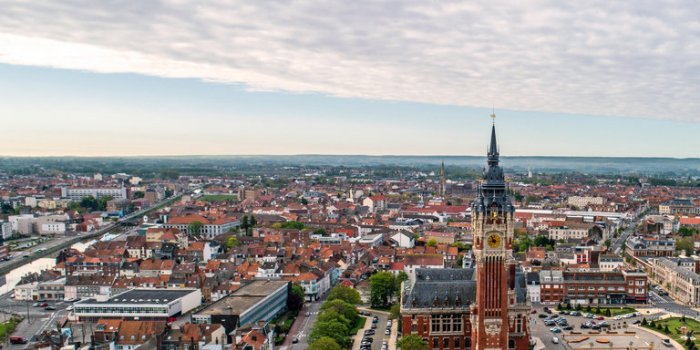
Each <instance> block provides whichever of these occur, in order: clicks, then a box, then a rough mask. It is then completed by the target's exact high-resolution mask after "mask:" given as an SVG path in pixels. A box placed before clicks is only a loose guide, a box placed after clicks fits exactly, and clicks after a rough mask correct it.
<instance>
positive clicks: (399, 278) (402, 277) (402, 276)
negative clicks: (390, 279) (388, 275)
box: [394, 271, 408, 294]
mask: <svg viewBox="0 0 700 350" xmlns="http://www.w3.org/2000/svg"><path fill="white" fill-rule="evenodd" d="M407 280H408V274H406V273H405V272H403V271H400V272H399V273H398V274H397V275H396V277H395V278H394V293H396V294H401V283H402V282H403V281H407Z"/></svg>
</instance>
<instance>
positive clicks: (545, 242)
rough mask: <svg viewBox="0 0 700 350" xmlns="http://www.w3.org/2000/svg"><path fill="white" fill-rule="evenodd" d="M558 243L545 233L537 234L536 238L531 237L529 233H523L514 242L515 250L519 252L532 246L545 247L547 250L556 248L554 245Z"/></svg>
mask: <svg viewBox="0 0 700 350" xmlns="http://www.w3.org/2000/svg"><path fill="white" fill-rule="evenodd" d="M555 244H556V241H555V240H553V239H550V238H548V237H547V236H545V235H542V234H539V235H537V236H535V239H531V238H530V236H529V235H527V234H521V235H519V236H518V237H517V238H516V240H515V242H514V244H513V250H514V251H515V252H516V253H517V252H525V251H527V250H528V249H530V247H533V246H534V247H545V248H546V249H547V250H552V249H554V245H555Z"/></svg>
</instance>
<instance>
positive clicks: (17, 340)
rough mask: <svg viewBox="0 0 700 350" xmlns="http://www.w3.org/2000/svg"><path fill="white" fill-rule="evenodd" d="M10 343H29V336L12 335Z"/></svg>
mask: <svg viewBox="0 0 700 350" xmlns="http://www.w3.org/2000/svg"><path fill="white" fill-rule="evenodd" d="M10 343H11V344H27V338H25V337H18V336H12V337H10Z"/></svg>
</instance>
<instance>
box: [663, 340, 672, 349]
mask: <svg viewBox="0 0 700 350" xmlns="http://www.w3.org/2000/svg"><path fill="white" fill-rule="evenodd" d="M661 344H664V346H667V347H669V348H670V347H672V346H673V344H671V339H668V338H666V339H663V340H661Z"/></svg>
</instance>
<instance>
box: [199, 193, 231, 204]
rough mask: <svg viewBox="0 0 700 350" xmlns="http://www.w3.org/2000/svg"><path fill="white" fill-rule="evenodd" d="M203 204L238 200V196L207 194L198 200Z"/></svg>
mask: <svg viewBox="0 0 700 350" xmlns="http://www.w3.org/2000/svg"><path fill="white" fill-rule="evenodd" d="M199 199H201V200H203V201H205V202H225V201H228V200H235V199H238V195H235V194H208V195H204V196H202V197H201V198H199Z"/></svg>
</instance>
